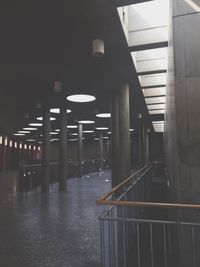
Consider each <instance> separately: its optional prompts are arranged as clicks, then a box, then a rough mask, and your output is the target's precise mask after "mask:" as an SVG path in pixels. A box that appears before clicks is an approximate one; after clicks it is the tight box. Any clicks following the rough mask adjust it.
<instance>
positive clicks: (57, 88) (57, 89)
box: [53, 81, 62, 93]
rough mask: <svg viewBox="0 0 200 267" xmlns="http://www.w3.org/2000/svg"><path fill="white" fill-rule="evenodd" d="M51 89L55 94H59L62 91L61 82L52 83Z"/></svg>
mask: <svg viewBox="0 0 200 267" xmlns="http://www.w3.org/2000/svg"><path fill="white" fill-rule="evenodd" d="M53 89H54V91H55V92H57V93H60V92H61V91H62V82H61V81H54V84H53Z"/></svg>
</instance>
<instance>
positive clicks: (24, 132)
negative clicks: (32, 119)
mask: <svg viewBox="0 0 200 267" xmlns="http://www.w3.org/2000/svg"><path fill="white" fill-rule="evenodd" d="M18 133H22V134H28V133H31V132H30V131H18Z"/></svg>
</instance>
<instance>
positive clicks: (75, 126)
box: [67, 125, 78, 129]
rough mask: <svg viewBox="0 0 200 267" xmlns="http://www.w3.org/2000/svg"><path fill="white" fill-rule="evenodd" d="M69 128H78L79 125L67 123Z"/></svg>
mask: <svg viewBox="0 0 200 267" xmlns="http://www.w3.org/2000/svg"><path fill="white" fill-rule="evenodd" d="M67 128H68V129H76V128H78V126H77V125H67Z"/></svg>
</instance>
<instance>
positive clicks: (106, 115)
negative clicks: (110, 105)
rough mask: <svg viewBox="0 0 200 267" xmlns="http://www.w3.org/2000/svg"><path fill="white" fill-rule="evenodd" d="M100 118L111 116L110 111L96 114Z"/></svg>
mask: <svg viewBox="0 0 200 267" xmlns="http://www.w3.org/2000/svg"><path fill="white" fill-rule="evenodd" d="M96 116H97V117H98V118H111V114H110V113H99V114H97V115H96Z"/></svg>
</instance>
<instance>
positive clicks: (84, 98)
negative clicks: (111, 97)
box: [67, 94, 96, 103]
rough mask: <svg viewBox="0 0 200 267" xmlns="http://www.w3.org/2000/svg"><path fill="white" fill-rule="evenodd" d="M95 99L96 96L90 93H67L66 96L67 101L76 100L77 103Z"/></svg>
mask: <svg viewBox="0 0 200 267" xmlns="http://www.w3.org/2000/svg"><path fill="white" fill-rule="evenodd" d="M95 99H96V97H94V96H92V95H82V94H77V95H69V96H68V97H67V100H68V101H71V102H78V103H86V102H92V101H94V100H95Z"/></svg>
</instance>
